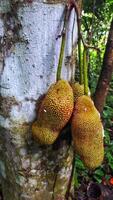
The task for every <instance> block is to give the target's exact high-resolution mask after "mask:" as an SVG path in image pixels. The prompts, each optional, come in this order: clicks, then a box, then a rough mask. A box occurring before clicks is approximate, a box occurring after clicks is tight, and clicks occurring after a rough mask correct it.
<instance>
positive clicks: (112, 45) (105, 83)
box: [94, 20, 113, 113]
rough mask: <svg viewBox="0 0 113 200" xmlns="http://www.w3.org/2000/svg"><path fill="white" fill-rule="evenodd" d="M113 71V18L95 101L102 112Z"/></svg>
mask: <svg viewBox="0 0 113 200" xmlns="http://www.w3.org/2000/svg"><path fill="white" fill-rule="evenodd" d="M112 73H113V20H112V22H111V27H110V31H109V36H108V41H107V45H106V50H105V55H104V60H103V66H102V71H101V74H100V77H99V81H98V84H97V88H96V92H95V95H94V103H95V106H96V108H97V109H98V111H99V112H100V113H101V112H102V111H103V107H104V104H105V100H106V96H107V93H108V90H109V84H110V81H111V78H112Z"/></svg>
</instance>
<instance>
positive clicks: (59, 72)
mask: <svg viewBox="0 0 113 200" xmlns="http://www.w3.org/2000/svg"><path fill="white" fill-rule="evenodd" d="M65 39H66V36H65V33H63V34H62V42H61V49H60V56H59V62H58V67H57V78H56V80H57V81H59V80H60V79H61V70H62V63H63V56H64V49H65Z"/></svg>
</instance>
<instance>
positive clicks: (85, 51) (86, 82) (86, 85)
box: [83, 46, 88, 96]
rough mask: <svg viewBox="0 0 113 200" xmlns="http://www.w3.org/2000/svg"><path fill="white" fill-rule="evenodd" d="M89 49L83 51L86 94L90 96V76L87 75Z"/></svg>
mask: <svg viewBox="0 0 113 200" xmlns="http://www.w3.org/2000/svg"><path fill="white" fill-rule="evenodd" d="M86 54H87V48H86V47H85V46H84V51H83V76H84V94H85V95H87V96H88V75H87V73H88V72H87V70H88V69H87V55H86Z"/></svg>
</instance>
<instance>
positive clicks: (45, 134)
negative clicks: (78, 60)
mask: <svg viewBox="0 0 113 200" xmlns="http://www.w3.org/2000/svg"><path fill="white" fill-rule="evenodd" d="M32 135H33V138H34V139H35V140H36V141H37V142H38V143H40V144H46V145H50V144H53V143H54V142H55V140H56V139H57V137H58V135H59V132H58V131H53V130H51V129H50V128H46V127H44V126H41V125H40V124H39V123H38V122H37V121H36V122H34V123H33V125H32Z"/></svg>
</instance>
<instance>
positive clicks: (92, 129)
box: [71, 95, 104, 169]
mask: <svg viewBox="0 0 113 200" xmlns="http://www.w3.org/2000/svg"><path fill="white" fill-rule="evenodd" d="M71 128H72V136H73V141H74V148H75V151H76V152H77V153H78V154H79V155H80V156H81V159H82V160H83V162H84V164H85V165H86V167H88V168H89V169H95V168H96V167H98V166H99V165H101V163H102V161H103V158H104V147H103V126H102V123H101V120H100V114H99V113H98V111H97V109H96V108H95V106H94V103H93V101H92V100H91V98H90V97H87V96H85V95H83V96H81V97H79V98H78V100H77V102H76V104H75V108H74V114H73V117H72V126H71Z"/></svg>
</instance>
